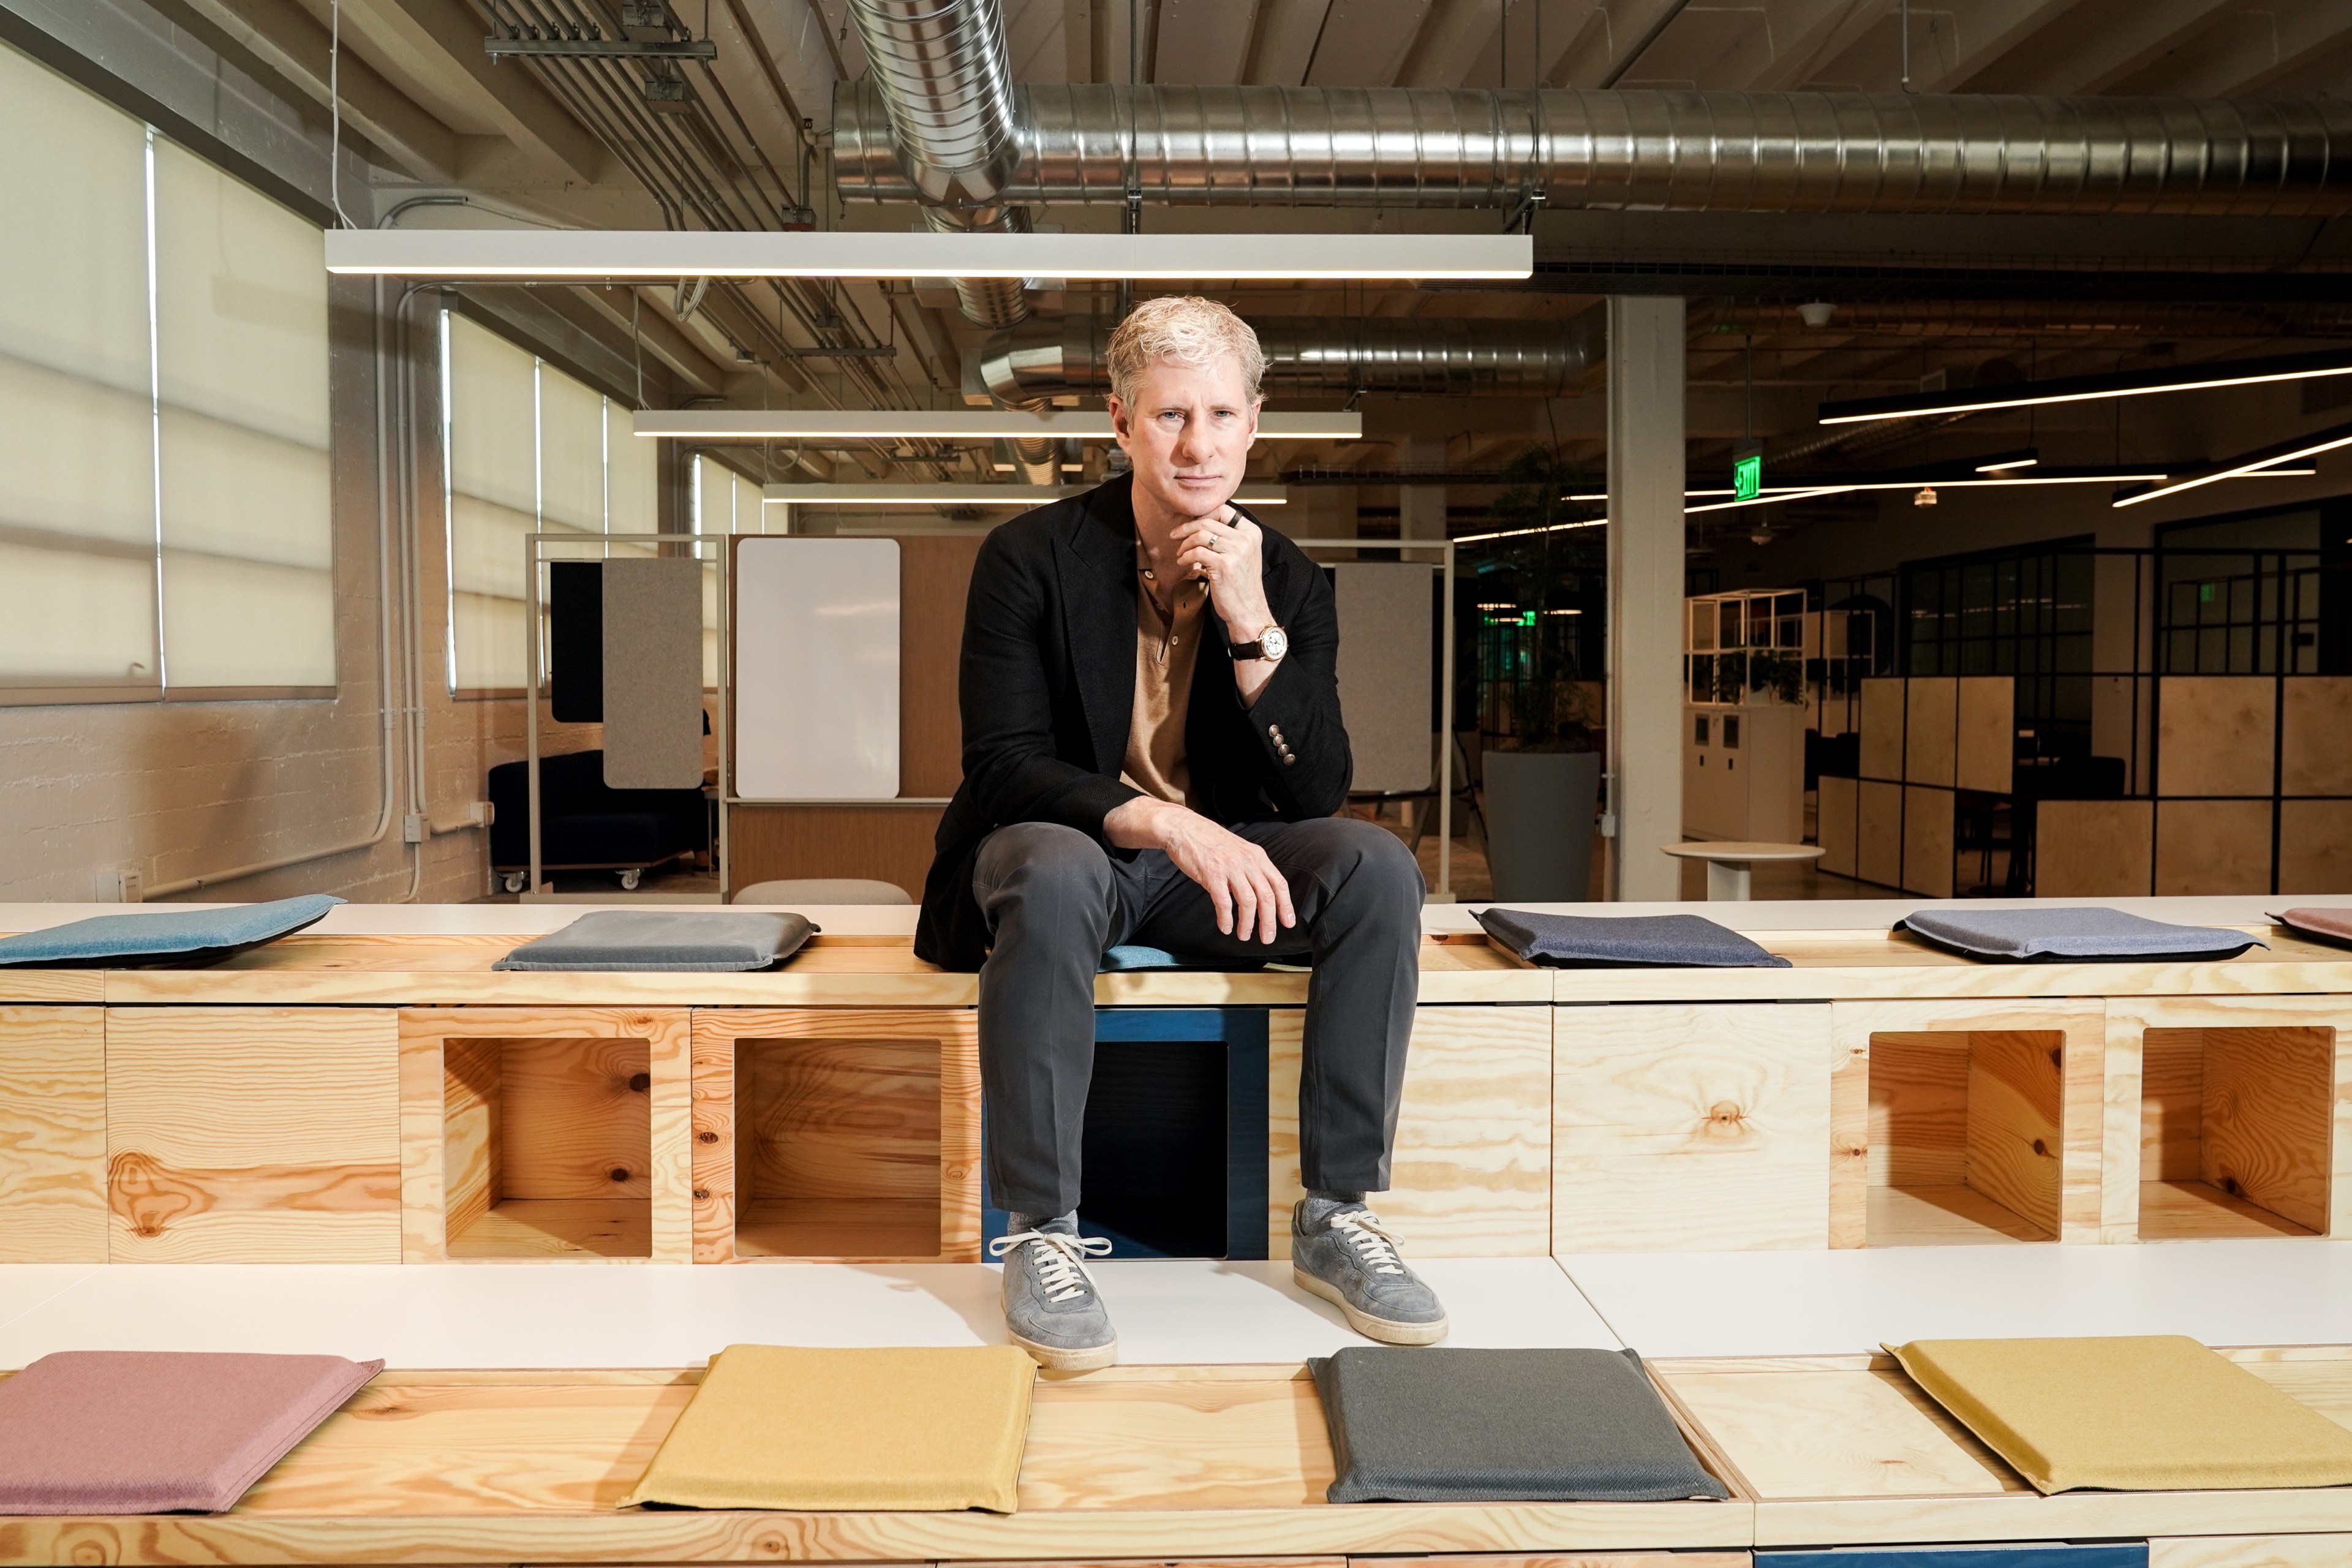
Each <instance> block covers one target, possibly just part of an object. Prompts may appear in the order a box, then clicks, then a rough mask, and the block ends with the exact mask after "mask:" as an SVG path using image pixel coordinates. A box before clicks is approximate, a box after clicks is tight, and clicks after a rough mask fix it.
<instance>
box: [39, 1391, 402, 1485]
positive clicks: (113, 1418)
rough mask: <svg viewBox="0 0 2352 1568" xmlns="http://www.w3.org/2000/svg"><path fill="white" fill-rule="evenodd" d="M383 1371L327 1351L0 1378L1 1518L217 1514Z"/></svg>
mask: <svg viewBox="0 0 2352 1568" xmlns="http://www.w3.org/2000/svg"><path fill="white" fill-rule="evenodd" d="M381 1371H383V1363H382V1362H380V1361H369V1362H350V1361H345V1360H344V1359H343V1358H342V1357H341V1356H331V1355H200V1354H194V1353H188V1352H174V1351H63V1352H58V1354H56V1355H47V1356H43V1357H42V1358H41V1359H40V1360H38V1361H37V1362H35V1363H33V1364H32V1365H30V1366H28V1367H26V1369H25V1370H24V1371H22V1372H20V1373H17V1374H16V1376H14V1377H12V1378H10V1379H8V1380H7V1381H6V1382H5V1383H0V1513H39V1514H121V1513H170V1512H174V1511H181V1510H194V1511H197V1512H203V1513H218V1512H220V1511H222V1510H226V1509H228V1508H230V1507H232V1506H234V1505H235V1503H236V1500H237V1499H238V1498H240V1497H243V1496H244V1495H245V1490H246V1489H247V1487H250V1486H251V1485H253V1483H254V1482H256V1481H257V1480H259V1479H261V1477H262V1475H263V1473H264V1472H265V1471H267V1470H268V1468H269V1467H270V1466H272V1465H274V1464H276V1463H277V1462H278V1460H279V1459H281V1458H285V1456H286V1453H287V1451H288V1450H289V1449H290V1448H292V1447H294V1445H295V1444H297V1443H299V1442H300V1441H301V1440H302V1439H303V1438H304V1437H306V1436H309V1435H310V1429H311V1428H312V1427H314V1426H318V1424H319V1423H320V1422H321V1421H324V1420H325V1419H326V1418H327V1417H328V1416H330V1415H333V1414H334V1413H335V1410H336V1407H337V1406H339V1405H341V1404H342V1403H343V1401H344V1400H346V1399H349V1398H350V1397H351V1396H352V1394H356V1393H358V1392H359V1389H360V1386H361V1385H362V1384H364V1383H366V1382H367V1380H368V1379H369V1378H371V1377H373V1376H374V1375H375V1374H376V1373H379V1372H381Z"/></svg>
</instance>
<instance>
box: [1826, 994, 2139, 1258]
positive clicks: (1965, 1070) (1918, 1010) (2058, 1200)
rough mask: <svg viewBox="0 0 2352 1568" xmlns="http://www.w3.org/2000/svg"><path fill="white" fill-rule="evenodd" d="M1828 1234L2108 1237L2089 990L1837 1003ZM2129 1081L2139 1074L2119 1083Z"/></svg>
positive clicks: (2098, 1028) (1856, 1243)
mask: <svg viewBox="0 0 2352 1568" xmlns="http://www.w3.org/2000/svg"><path fill="white" fill-rule="evenodd" d="M1832 1012H1833V1016H1834V1019H1835V1047H1834V1049H1835V1052H1836V1055H1837V1058H1838V1061H1839V1063H1840V1065H1839V1068H1838V1069H1837V1072H1836V1075H1835V1078H1834V1080H1833V1085H1832V1094H1833V1098H1834V1100H1835V1101H1836V1105H1837V1110H1836V1115H1835V1121H1836V1150H1837V1152H1836V1155H1835V1160H1836V1166H1835V1172H1834V1173H1833V1176H1832V1219H1831V1228H1832V1236H1833V1237H1834V1239H1833V1241H1832V1245H1833V1246H1839V1247H1860V1246H1865V1245H1868V1246H1906V1245H1907V1246H1918V1245H1945V1244H1950V1243H1955V1242H1967V1241H1995V1240H2011V1241H2043V1240H2050V1239H2053V1238H2056V1239H2065V1240H2071V1241H2096V1240H2100V1239H2102V1238H2103V1237H2104V1235H2105V1232H2104V1229H2103V1221H2104V1211H2103V1207H2102V1205H2103V1201H2104V1189H2103V1187H2102V1185H2101V1183H2102V1179H2103V1176H2104V1173H2105V1167H2104V1163H2103V1160H2102V1154H2103V1151H2104V1149H2105V1144H2106V1141H2107V1137H2108V1131H2107V1129H2108V1124H2109V1121H2110V1112H2109V1110H2108V1106H2109V1102H2110V1100H2112V1099H2115V1098H2117V1095H2116V1092H2112V1091H2111V1089H2110V1086H2109V1084H2108V1082H2107V1074H2108V1072H2109V1070H2110V1067H2111V1065H2115V1064H2111V1063H2110V1061H2109V1058H2108V1055H2107V1048H2106V1046H2107V1042H2106V1033H2107V1031H2106V1024H2105V1011H2104V1008H2103V1006H2102V1005H2101V1004H2100V1003H2098V1002H2097V1001H2084V1000H2072V1001H2048V1002H1977V1001H1959V1002H1882V1003H1865V1002H1856V1003H1846V1002H1841V1003H1837V1004H1835V1005H1833V1009H1832ZM2121 1092H2122V1094H2123V1095H2124V1096H2126V1097H2128V1096H2129V1095H2131V1094H2136V1092H2137V1079H2134V1080H2133V1082H2132V1084H2131V1085H2130V1086H2129V1087H2128V1088H2127V1089H2125V1090H2123V1091H2121Z"/></svg>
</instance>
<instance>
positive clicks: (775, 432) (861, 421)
mask: <svg viewBox="0 0 2352 1568" xmlns="http://www.w3.org/2000/svg"><path fill="white" fill-rule="evenodd" d="M630 428H631V429H632V430H633V431H635V433H636V434H637V435H639V436H648V437H656V436H662V437H679V438H684V439H689V440H703V441H994V440H1000V439H1013V438H1019V437H1038V436H1045V437H1055V438H1059V439H1064V440H1080V441H1108V440H1109V439H1110V437H1111V429H1110V413H1109V411H1108V409H1101V408H1066V409H1064V408H1057V409H1052V410H1044V411H1039V412H1036V413H1030V412H1027V411H1024V410H1022V409H1017V408H941V409H906V410H899V409H888V408H882V409H871V410H865V409H854V408H852V409H838V408H813V409H802V410H793V409H785V410H782V411H769V410H764V409H758V408H687V409H676V410H672V409H654V410H651V411H647V412H642V413H639V414H637V415H636V416H635V417H634V418H633V419H632V420H631V422H630ZM1363 434H1364V416H1362V415H1360V414H1262V415H1260V416H1258V422H1257V435H1258V439H1259V440H1261V441H1321V440H1330V441H1356V440H1360V439H1362V438H1363Z"/></svg>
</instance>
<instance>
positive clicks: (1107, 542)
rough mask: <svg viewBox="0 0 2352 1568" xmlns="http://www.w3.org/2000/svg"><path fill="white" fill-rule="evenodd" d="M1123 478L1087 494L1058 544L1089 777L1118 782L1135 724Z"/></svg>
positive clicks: (1131, 522) (1128, 507)
mask: <svg viewBox="0 0 2352 1568" xmlns="http://www.w3.org/2000/svg"><path fill="white" fill-rule="evenodd" d="M1132 482H1133V481H1132V480H1131V479H1129V478H1128V477H1127V476H1126V475H1121V476H1120V477H1119V478H1118V479H1112V480H1110V481H1109V482H1108V483H1107V484H1104V485H1102V486H1100V487H1098V488H1097V489H1095V490H1093V491H1091V492H1090V493H1089V494H1087V496H1086V498H1085V500H1084V503H1083V505H1082V506H1081V507H1080V508H1079V509H1078V513H1077V518H1076V521H1075V522H1074V523H1073V524H1072V526H1071V527H1070V529H1069V530H1068V531H1066V533H1064V534H1063V535H1062V537H1061V539H1060V541H1059V547H1058V548H1057V549H1056V550H1055V555H1054V565H1055V573H1056V574H1057V575H1058V576H1059V578H1060V580H1061V587H1062V632H1063V637H1064V638H1065V640H1066V643H1067V646H1068V648H1069V656H1070V672H1071V678H1072V679H1074V680H1075V681H1076V684H1077V689H1078V701H1079V704H1080V706H1081V707H1082V708H1083V709H1084V710H1085V711H1086V716H1087V734H1088V736H1089V738H1090V739H1091V740H1092V741H1093V742H1094V751H1095V772H1097V773H1100V774H1102V775H1103V776H1104V777H1106V778H1115V777H1117V776H1118V770H1119V767H1120V764H1121V763H1122V762H1123V761H1124V760H1125V758H1126V756H1127V734H1128V731H1129V728H1130V727H1131V726H1132V724H1133V723H1134V720H1135V513H1134V510H1133V502H1132V500H1131V499H1130V496H1129V485H1130V484H1131V483H1132Z"/></svg>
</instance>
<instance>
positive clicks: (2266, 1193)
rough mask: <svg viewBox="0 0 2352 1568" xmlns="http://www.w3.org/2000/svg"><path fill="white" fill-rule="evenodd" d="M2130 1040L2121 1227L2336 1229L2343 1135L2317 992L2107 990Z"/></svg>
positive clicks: (2347, 1103)
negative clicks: (2127, 1161) (2133, 1155)
mask: <svg viewBox="0 0 2352 1568" xmlns="http://www.w3.org/2000/svg"><path fill="white" fill-rule="evenodd" d="M2109 1015H2110V1025H2109V1027H2110V1033H2111V1035H2113V1036H2115V1037H2118V1038H2130V1039H2134V1040H2137V1043H2138V1047H2139V1052H2140V1058H2141V1086H2140V1089H2141V1093H2140V1102H2139V1105H2138V1108H2137V1110H2138V1115H2137V1131H2138V1140H2137V1156H2138V1159H2137V1173H2136V1174H2137V1182H2136V1183H2135V1195H2136V1197H2137V1211H2136V1214H2135V1234H2136V1235H2137V1237H2139V1238H2140V1239H2142V1240H2182V1239H2190V1238H2198V1239H2206V1238H2216V1237H2261V1236H2310V1235H2330V1234H2336V1235H2341V1234H2343V1232H2342V1230H2341V1229H2339V1228H2338V1221H2337V1218H2336V1216H2337V1215H2338V1214H2339V1213H2340V1212H2341V1209H2342V1207H2343V1205H2344V1202H2345V1188H2346V1185H2347V1161H2352V1149H2347V1145H2348V1144H2352V1136H2347V1110H2352V1100H2347V1088H2346V1086H2347V1081H2352V1065H2347V1062H2346V1060H2345V1059H2344V1058H2345V1051H2344V1049H2343V1047H2342V1046H2341V1045H2340V1044H2339V1041H2340V1039H2341V1037H2342V1031H2341V1030H2339V1029H2338V1027H2337V1026H2336V1025H2337V1021H2338V1020H2339V1019H2352V1004H2347V1003H2346V1002H2345V1001H2344V1000H2343V999H2341V998H2336V997H2328V996H2279V997H2191V996H2167V997H2143V998H2129V999H2126V998H2117V999H2116V1000H2115V1001H2113V1002H2111V1003H2110V1004H2109Z"/></svg>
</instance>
